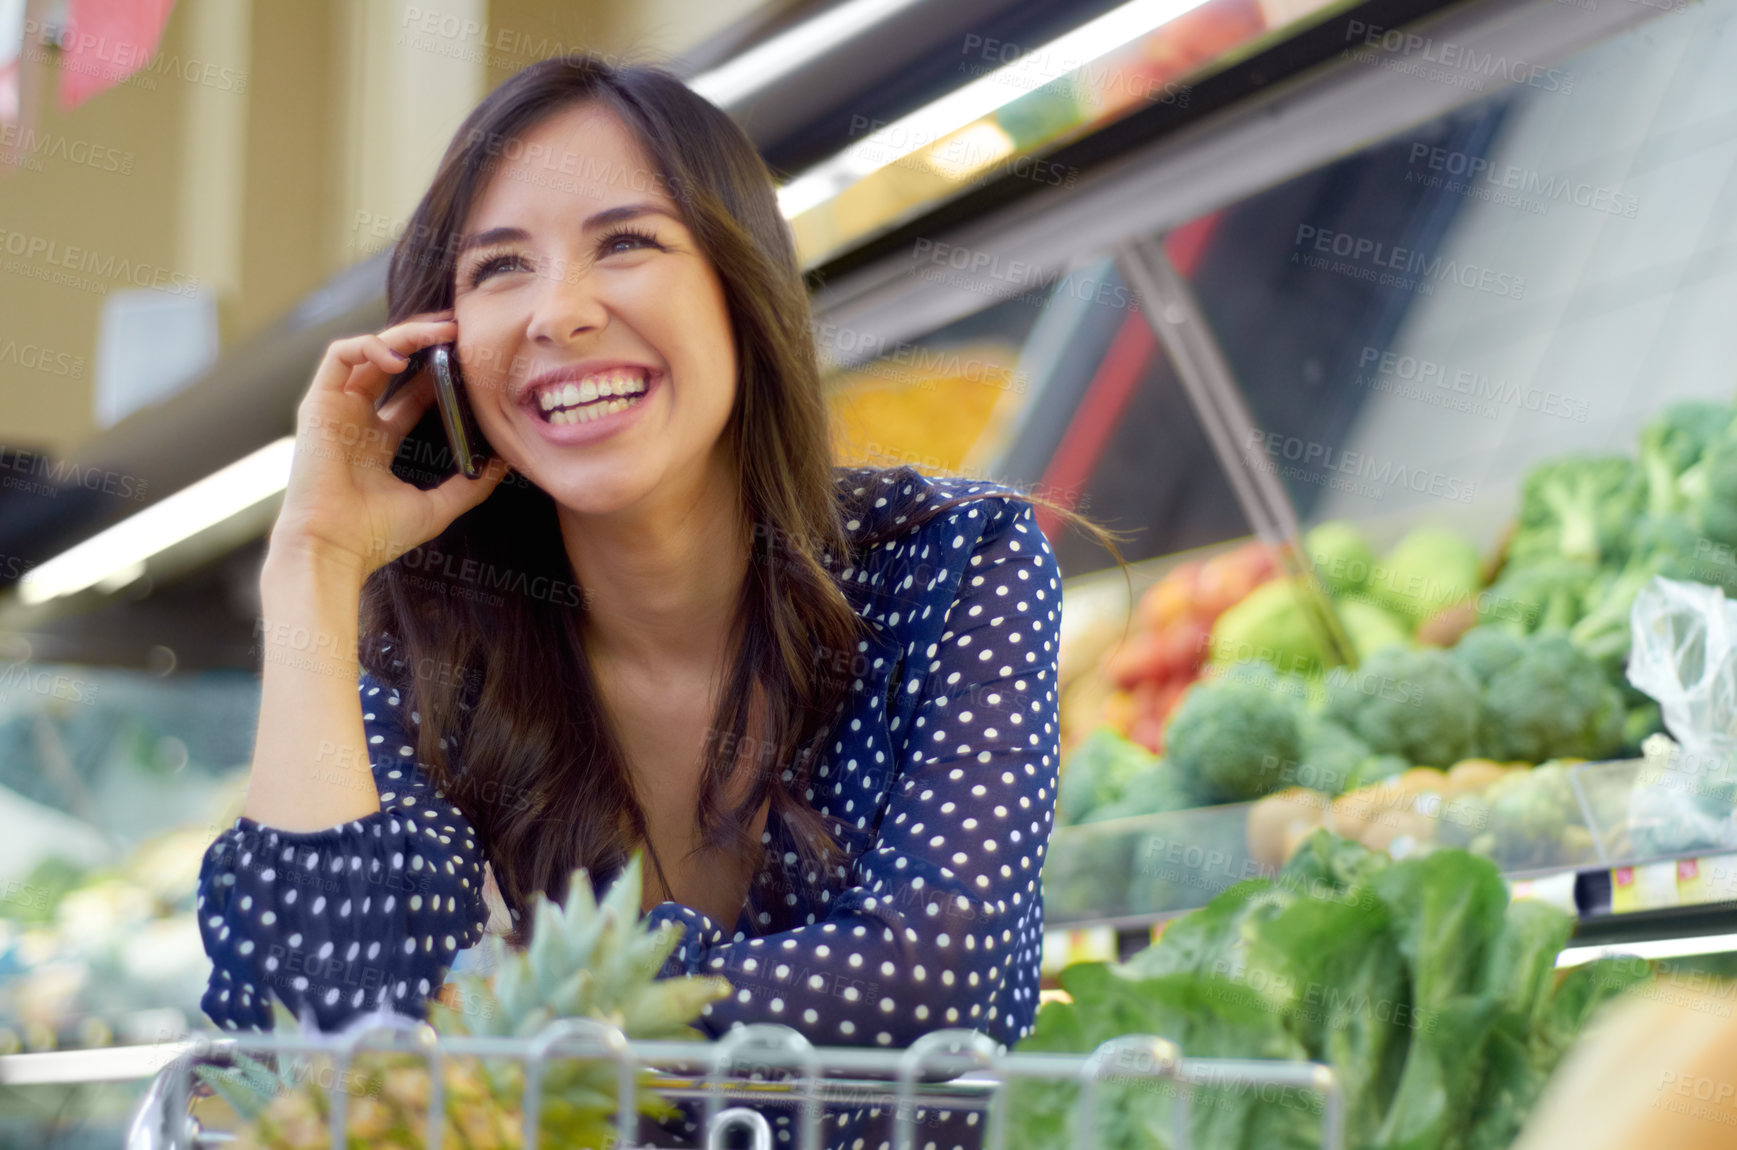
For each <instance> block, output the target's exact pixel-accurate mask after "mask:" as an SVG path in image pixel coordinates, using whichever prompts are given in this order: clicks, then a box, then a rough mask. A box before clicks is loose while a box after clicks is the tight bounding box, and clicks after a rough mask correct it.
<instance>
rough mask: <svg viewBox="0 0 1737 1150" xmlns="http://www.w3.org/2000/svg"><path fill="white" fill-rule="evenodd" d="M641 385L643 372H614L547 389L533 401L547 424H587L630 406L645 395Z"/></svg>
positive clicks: (643, 377)
mask: <svg viewBox="0 0 1737 1150" xmlns="http://www.w3.org/2000/svg"><path fill="white" fill-rule="evenodd" d="M645 388H646V378H645V375H644V374H643V373H640V372H627V371H614V372H608V373H605V374H603V375H593V376H587V377H586V378H585V379H584V380H583V381H582V382H577V383H576V382H573V381H571V380H570V381H568V383H567V384H566V385H565V386H564V387H551V388H548V389H546V390H545V391H543V392H542V393H541V394H540V395H538V396H537V402H538V404H539V405H540V406H541V408H542V411H543V419H544V420H545V421H547V422H549V423H553V424H568V423H589V422H591V421H592V420H594V419H601V418H602V417H603V416H605V415H610V414H612V413H614V412H617V411H621V410H623V409H625V408H629V407H632V406H633V405H634V404H636V403H638V402H639V401H640V400H641V399H643V398H644V397H645Z"/></svg>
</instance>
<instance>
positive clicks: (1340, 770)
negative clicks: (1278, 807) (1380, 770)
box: [1294, 714, 1374, 795]
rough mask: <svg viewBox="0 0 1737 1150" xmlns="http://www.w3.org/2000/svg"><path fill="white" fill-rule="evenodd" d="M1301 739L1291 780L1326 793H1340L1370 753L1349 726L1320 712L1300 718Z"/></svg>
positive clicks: (1365, 744)
mask: <svg viewBox="0 0 1737 1150" xmlns="http://www.w3.org/2000/svg"><path fill="white" fill-rule="evenodd" d="M1302 738H1303V761H1302V763H1301V764H1300V765H1299V766H1298V768H1297V771H1296V777H1295V780H1294V781H1295V782H1296V783H1297V784H1298V785H1299V786H1305V787H1313V788H1314V789H1315V790H1318V791H1323V792H1325V793H1327V794H1330V795H1337V794H1340V793H1342V792H1343V791H1344V790H1345V787H1346V784H1347V783H1348V782H1349V781H1350V780H1351V779H1352V778H1353V777H1354V776H1355V775H1356V774H1357V769H1358V767H1359V766H1360V765H1361V764H1362V763H1363V761H1364V760H1365V759H1367V758H1369V756H1370V755H1372V754H1373V753H1374V752H1373V751H1371V750H1370V748H1369V744H1368V743H1366V742H1364V741H1363V740H1362V739H1360V738H1358V737H1357V736H1356V735H1354V734H1352V733H1351V730H1350V728H1348V727H1346V726H1345V725H1344V724H1343V723H1338V722H1335V721H1334V720H1332V719H1329V718H1327V717H1326V716H1324V715H1314V714H1311V715H1307V716H1305V717H1304V719H1303V722H1302Z"/></svg>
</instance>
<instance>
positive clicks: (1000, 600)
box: [651, 497, 1061, 1046]
mask: <svg viewBox="0 0 1737 1150" xmlns="http://www.w3.org/2000/svg"><path fill="white" fill-rule="evenodd" d="M964 508H973V509H975V510H974V511H972V512H970V514H972V515H979V516H986V517H987V520H988V521H987V522H986V523H985V524H984V526H983V529H982V532H981V534H980V535H979V536H978V537H977V539H976V543H975V546H974V547H973V548H972V551H971V555H970V559H969V562H968V563H965V564H962V565H961V567H962V577H961V582H960V586H959V590H958V593H957V595H956V596H955V597H954V599H953V601H952V604H951V606H950V607H949V608H948V613H947V616H946V622H945V624H944V627H943V630H942V632H941V635H940V639H939V641H938V642H937V643H935V644H932V645H931V646H930V647H929V648H928V650H927V652H926V656H927V658H926V659H925V658H924V654H925V653H924V652H918V651H908V652H907V659H906V667H907V670H906V672H905V674H904V679H905V682H904V683H903V685H902V688H901V689H902V690H905V691H908V692H911V693H917V692H921V699H920V702H919V703H918V705H917V707H916V709H915V711H914V717H913V719H912V723H911V726H910V728H909V729H908V734H907V736H906V738H905V739H904V748H903V751H902V753H901V756H900V762H899V773H898V775H897V776H896V777H895V778H894V780H893V782H892V784H891V796H890V798H889V800H888V805H887V809H886V811H885V813H884V815H883V816H882V819H881V821H880V824H879V829H878V832H877V837H876V839H875V841H874V842H873V843H872V844H871V845H870V846H869V848H868V849H867V850H866V851H864V853H863V854H862V855H861V857H860V858H858V859H857V861H856V863H855V865H854V867H853V871H852V873H851V874H850V876H849V879H848V881H849V883H850V885H849V886H847V887H846V889H845V890H844V891H842V892H841V893H840V894H839V895H837V896H836V897H834V898H832V899H831V900H830V902H829V913H828V914H827V916H826V917H825V919H824V920H823V921H820V922H816V923H813V924H811V925H806V926H802V927H798V928H796V929H794V930H790V931H785V932H782V933H777V934H769V935H765V936H762V937H759V938H752V939H740V940H732V941H728V942H726V941H724V934H723V931H721V930H720V929H719V927H718V926H717V924H716V923H714V922H713V921H712V920H711V919H710V918H708V917H707V916H706V915H704V914H702V913H700V912H699V911H696V910H694V909H692V908H690V907H686V906H682V905H680V904H678V903H673V902H666V903H662V904H660V905H659V906H657V907H656V908H654V909H653V911H652V912H651V917H653V918H656V919H662V920H668V921H671V922H675V923H677V924H678V925H680V926H681V927H682V929H683V937H682V940H681V943H680V945H679V946H678V948H677V950H676V951H675V952H674V953H673V954H672V955H671V957H670V961H669V963H668V964H667V965H666V968H665V972H666V973H670V974H674V973H691V974H720V975H722V976H724V977H725V978H726V979H728V980H729V981H730V983H731V985H732V986H733V987H735V988H736V989H735V993H734V994H733V995H732V996H731V997H729V998H727V999H724V1000H722V1001H720V1002H717V1003H714V1004H712V1005H711V1006H708V1007H707V1008H706V1015H705V1016H704V1017H703V1018H702V1019H701V1020H700V1026H701V1029H703V1030H705V1031H706V1032H707V1033H708V1034H710V1035H711V1036H713V1037H716V1036H717V1035H719V1034H722V1033H723V1032H724V1031H726V1030H728V1029H730V1028H731V1027H733V1026H736V1025H741V1024H745V1023H749V1022H777V1023H783V1024H784V1025H787V1026H790V1027H792V1028H794V1029H796V1030H798V1031H800V1032H802V1033H803V1034H804V1035H805V1036H806V1037H807V1038H808V1039H809V1041H811V1042H813V1043H815V1044H816V1045H852V1044H856V1045H881V1046H906V1045H908V1044H909V1043H910V1042H911V1041H912V1040H913V1039H915V1038H917V1037H918V1036H920V1035H922V1034H924V1033H926V1032H928V1031H931V1030H936V1029H940V1028H942V1027H952V1026H958V1027H970V1028H974V1029H977V1030H981V1031H984V1032H985V1033H988V1034H990V1035H991V1036H993V1037H997V1038H999V1039H1000V1040H1001V1041H1003V1042H1006V1043H1007V1044H1008V1045H1012V1044H1013V1043H1014V1042H1016V1041H1017V1040H1018V1039H1019V1038H1022V1037H1024V1036H1025V1035H1026V1034H1027V1033H1028V1032H1029V1030H1030V1027H1031V1023H1032V1020H1033V1018H1034V1016H1035V1013H1036V1010H1037V1002H1038V970H1039V965H1040V957H1041V948H1042V936H1043V910H1042V892H1041V888H1040V886H1039V883H1038V871H1039V870H1040V868H1041V867H1042V865H1043V855H1044V850H1045V847H1046V846H1047V844H1048V842H1049V836H1050V831H1051V828H1052V822H1053V815H1054V809H1055V785H1056V776H1057V769H1058V768H1057V760H1058V756H1059V733H1058V727H1057V699H1056V661H1057V629H1058V627H1059V624H1060V619H1061V578H1060V569H1059V567H1058V565H1057V563H1056V559H1055V555H1054V552H1053V551H1052V550H1051V548H1050V545H1049V542H1048V540H1046V539H1045V538H1044V536H1043V533H1042V532H1041V531H1040V530H1039V529H1038V527H1037V524H1036V521H1035V519H1034V518H1033V515H1032V512H1031V506H1030V504H1028V503H1024V502H1023V501H1014V500H1010V499H1006V498H993V497H992V498H986V499H982V500H977V501H973V502H971V503H967V504H964V505H962V506H961V511H960V515H961V517H963V516H965V515H966V514H967V512H966V511H965V510H964ZM980 522H981V520H980ZM939 538H940V540H941V541H940V544H939V545H940V546H943V547H945V546H948V545H949V544H951V545H952V546H955V547H964V546H967V545H968V544H967V542H966V539H965V537H964V535H963V534H955V532H954V531H953V530H952V529H951V528H949V529H948V530H947V531H945V532H944V533H943V535H942V536H939ZM895 733H896V732H895ZM895 745H896V744H895Z"/></svg>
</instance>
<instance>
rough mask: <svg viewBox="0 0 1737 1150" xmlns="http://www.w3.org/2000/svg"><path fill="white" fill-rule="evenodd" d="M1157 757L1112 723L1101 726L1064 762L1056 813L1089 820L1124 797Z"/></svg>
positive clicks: (1065, 817) (1076, 820)
mask: <svg viewBox="0 0 1737 1150" xmlns="http://www.w3.org/2000/svg"><path fill="white" fill-rule="evenodd" d="M1155 762H1157V757H1156V756H1155V755H1153V754H1152V752H1150V751H1148V750H1147V749H1146V748H1145V747H1142V746H1140V745H1139V744H1138V743H1134V742H1130V741H1129V740H1128V739H1126V738H1124V737H1122V735H1120V734H1118V733H1117V732H1116V730H1115V728H1113V727H1110V726H1102V727H1098V728H1097V729H1096V730H1094V731H1092V732H1091V733H1090V734H1089V735H1087V736H1086V737H1085V738H1084V739H1082V740H1081V741H1080V745H1079V746H1078V747H1076V748H1074V752H1073V754H1071V755H1069V756H1068V759H1067V762H1065V763H1064V764H1062V771H1061V781H1060V782H1059V783H1058V784H1057V785H1056V814H1057V816H1058V818H1059V819H1060V821H1061V822H1062V823H1063V824H1064V825H1065V824H1070V823H1082V822H1086V821H1087V820H1088V819H1089V818H1090V816H1091V814H1092V812H1093V811H1094V810H1096V809H1097V808H1099V807H1102V806H1108V805H1109V804H1111V803H1114V802H1116V801H1118V800H1120V799H1121V797H1122V795H1123V793H1124V792H1125V791H1127V789H1128V787H1129V786H1130V785H1131V784H1132V783H1133V782H1134V780H1135V779H1136V778H1138V777H1140V776H1141V775H1144V774H1145V773H1146V772H1148V771H1150V770H1151V769H1152V766H1153V764H1154V763H1155Z"/></svg>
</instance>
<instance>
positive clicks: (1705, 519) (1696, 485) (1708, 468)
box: [1679, 435, 1737, 544]
mask: <svg viewBox="0 0 1737 1150" xmlns="http://www.w3.org/2000/svg"><path fill="white" fill-rule="evenodd" d="M1679 488H1680V490H1681V491H1682V492H1683V494H1684V496H1685V499H1686V501H1687V504H1688V514H1689V516H1690V518H1691V519H1692V521H1693V522H1694V525H1695V526H1696V527H1697V528H1699V529H1700V530H1701V532H1702V533H1703V534H1705V535H1706V536H1707V538H1709V539H1714V540H1717V541H1718V542H1720V543H1725V544H1737V438H1733V437H1731V436H1729V435H1727V436H1725V437H1723V438H1721V439H1719V440H1718V441H1716V442H1714V443H1712V444H1710V445H1709V446H1708V448H1707V452H1706V454H1705V455H1703V456H1702V457H1701V460H1700V462H1699V463H1696V464H1695V465H1694V466H1693V467H1691V468H1689V470H1687V471H1685V472H1684V473H1683V476H1682V479H1681V480H1680V481H1679Z"/></svg>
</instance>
